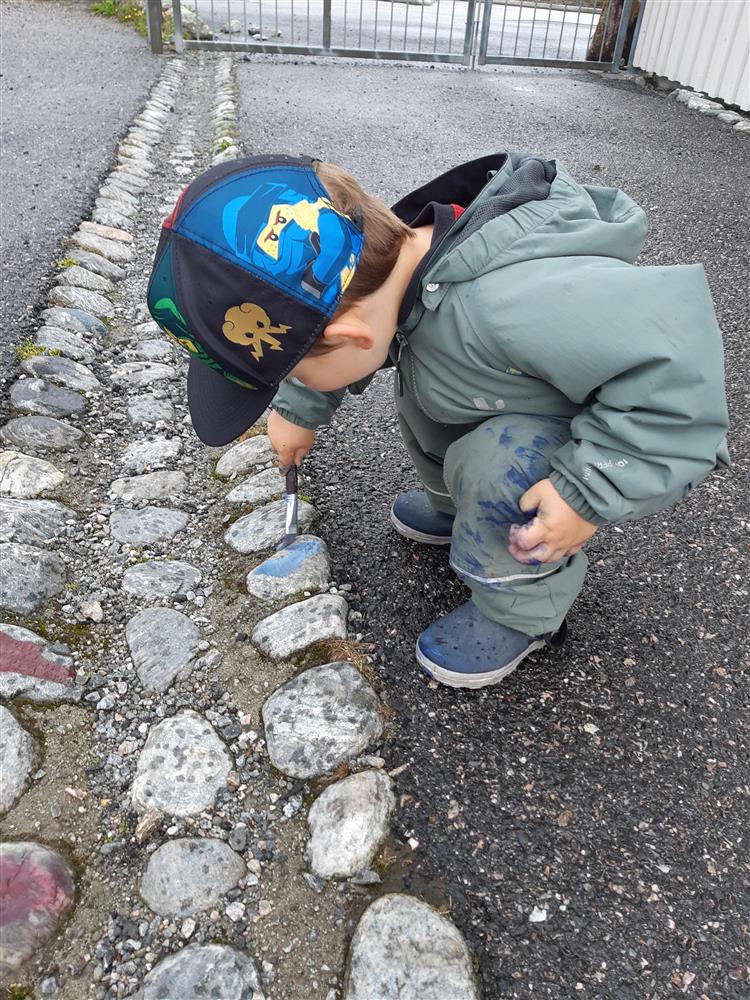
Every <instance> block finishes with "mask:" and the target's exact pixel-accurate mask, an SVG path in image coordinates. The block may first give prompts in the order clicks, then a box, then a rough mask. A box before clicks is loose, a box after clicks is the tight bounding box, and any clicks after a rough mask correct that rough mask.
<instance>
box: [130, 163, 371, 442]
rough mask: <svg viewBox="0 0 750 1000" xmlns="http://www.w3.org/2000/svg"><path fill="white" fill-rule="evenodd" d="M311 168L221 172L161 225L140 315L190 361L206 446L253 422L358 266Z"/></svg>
mask: <svg viewBox="0 0 750 1000" xmlns="http://www.w3.org/2000/svg"><path fill="white" fill-rule="evenodd" d="M313 163H314V161H313V160H312V159H310V158H309V157H303V156H286V155H280V156H255V157H248V158H244V159H240V160H231V161H229V162H227V163H222V164H219V165H218V166H215V167H212V168H211V169H210V170H207V171H206V172H205V173H204V174H201V175H200V176H199V177H197V178H196V179H195V180H194V181H193V182H192V184H190V185H189V186H188V187H187V188H186V189H185V190H184V191H183V193H182V195H181V196H180V198H179V200H178V202H177V205H176V206H175V209H174V211H173V212H172V214H171V215H170V216H169V218H167V219H166V220H165V221H164V223H163V225H162V230H161V236H160V238H159V245H158V247H157V250H156V257H155V260H154V266H153V269H152V272H151V277H150V279H149V285H148V294H147V302H148V308H149V312H150V313H151V315H152V316H153V317H154V319H155V320H156V322H157V323H158V324H159V326H160V327H161V328H162V329H163V330H164V331H165V333H167V334H169V336H170V337H172V338H174V339H175V340H176V341H177V342H178V343H179V344H180V345H181V346H182V347H184V348H185V350H187V351H188V353H189V354H190V364H189V368H188V405H189V407H190V416H191V419H192V421H193V427H194V428H195V432H196V434H197V435H198V437H199V438H200V439H201V440H202V441H203V442H204V443H205V444H208V445H214V446H217V445H223V444H228V443H229V442H230V441H232V440H234V438H236V437H237V436H238V435H239V434H242V433H243V431H245V430H247V428H248V427H250V426H251V425H252V424H253V423H254V422H255V421H256V420H257V419H258V417H259V416H260V415H261V414H262V413H263V411H264V410H265V409H266V407H267V406H268V404H269V403H270V402H271V400H272V399H273V397H274V395H275V394H276V391H277V389H278V386H279V382H281V380H282V379H283V378H284V377H285V376H286V375H288V373H289V372H290V371H291V370H292V369H293V368H294V366H295V365H296V364H297V362H298V361H300V359H301V358H303V357H304V355H305V354H306V353H307V352H308V351H309V349H310V347H311V346H312V345H313V343H314V342H315V340H316V339H317V338H318V337H319V336H320V334H321V332H322V331H323V329H324V327H325V326H326V324H327V322H328V320H329V319H330V317H331V316H332V315H333V313H334V312H335V311H336V308H337V306H338V304H339V301H340V300H341V296H342V295H343V293H344V291H345V290H346V287H347V285H348V284H349V282H350V281H351V279H352V277H353V275H354V272H355V270H356V268H357V265H358V263H359V260H360V257H361V255H362V248H363V245H364V235H363V232H362V226H361V224H360V222H359V221H358V220H355V219H351V218H349V217H348V216H346V215H343V214H342V213H341V212H338V211H337V210H336V209H335V208H334V207H333V204H332V199H331V197H330V195H329V193H328V192H327V191H326V189H325V187H324V186H323V184H322V183H321V181H320V179H319V178H318V175H317V174H316V172H315V168H314V166H313Z"/></svg>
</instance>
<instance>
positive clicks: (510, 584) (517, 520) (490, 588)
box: [443, 414, 586, 635]
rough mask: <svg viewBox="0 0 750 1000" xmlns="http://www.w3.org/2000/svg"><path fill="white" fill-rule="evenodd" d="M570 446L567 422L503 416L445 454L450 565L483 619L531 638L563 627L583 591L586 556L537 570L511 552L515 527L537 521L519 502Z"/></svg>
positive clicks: (550, 418) (490, 421) (546, 565)
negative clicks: (451, 517) (451, 508)
mask: <svg viewBox="0 0 750 1000" xmlns="http://www.w3.org/2000/svg"><path fill="white" fill-rule="evenodd" d="M568 441H570V425H569V422H568V421H567V420H560V419H558V418H554V417H537V416H524V415H512V414H503V415H502V416H498V417H492V418H490V419H489V420H486V421H485V422H484V423H482V424H480V425H479V427H477V428H476V429H475V430H473V431H471V432H470V433H468V434H466V435H464V436H463V437H462V438H460V439H459V440H458V441H454V442H453V444H451V445H450V447H449V448H448V450H447V452H446V455H445V462H444V468H443V472H444V477H445V483H446V485H447V487H448V489H449V491H450V494H451V497H452V499H453V502H454V503H455V506H456V512H457V513H456V520H455V522H454V526H453V541H452V545H451V565H452V566H453V568H454V569H455V570H456V572H457V573H458V575H459V576H460V577H461V578H462V579H463V580H464V582H465V583H466V584H467V585H468V586H469V587H470V588H471V590H472V599H473V601H474V603H475V604H477V606H478V607H479V608H480V610H482V612H483V613H484V614H486V615H487V616H488V617H490V618H492V619H493V620H494V621H500V622H502V623H503V624H506V625H510V626H511V627H513V628H518V629H519V630H520V631H523V632H526V633H527V634H529V635H539V634H542V633H544V632H548V631H552V630H554V629H556V628H557V627H559V625H560V623H561V622H562V619H563V617H564V616H565V613H566V611H567V610H568V607H569V606H570V604H571V603H572V602H573V600H574V599H575V597H576V596H577V594H578V592H579V590H580V588H581V586H582V584H583V577H584V574H585V568H586V557H585V556H584V555H583V553H578V554H577V555H576V556H573V557H571V558H570V559H566V560H562V561H561V562H560V563H556V564H548V563H540V564H538V565H536V566H534V565H527V564H524V563H519V562H516V560H515V559H513V557H512V556H511V555H510V553H509V552H508V532H509V530H510V526H511V525H512V524H523V523H525V522H527V521H529V520H531V519H532V518H533V517H534V512H533V511H532V512H527V513H524V512H522V511H521V509H520V507H519V501H520V499H521V496H522V495H523V494H524V493H525V492H526V491H527V490H528V489H530V487H531V486H533V485H534V484H535V483H538V482H540V480H542V479H547V478H548V476H549V474H550V471H551V466H550V458H551V456H552V455H553V454H554V453H555V452H556V451H558V449H560V448H561V447H563V445H565V444H566V443H567V442H568Z"/></svg>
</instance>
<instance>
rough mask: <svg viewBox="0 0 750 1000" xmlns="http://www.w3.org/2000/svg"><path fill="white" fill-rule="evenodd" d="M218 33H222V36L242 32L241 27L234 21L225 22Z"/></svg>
mask: <svg viewBox="0 0 750 1000" xmlns="http://www.w3.org/2000/svg"><path fill="white" fill-rule="evenodd" d="M219 31H220V32H221V33H222V35H239V33H240V32H241V31H242V25H241V24H240V22H239V21H237V20H236V19H235V20H232V21H226V22H225V23H224V24H222V26H221V27H220V28H219Z"/></svg>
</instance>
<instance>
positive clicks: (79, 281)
mask: <svg viewBox="0 0 750 1000" xmlns="http://www.w3.org/2000/svg"><path fill="white" fill-rule="evenodd" d="M57 280H58V281H59V282H60V284H61V285H73V286H74V287H75V288H86V289H88V291H90V292H112V291H114V288H115V286H114V285H113V284H112V282H111V281H110V280H109V278H103V277H102V276H101V274H94V272H93V271H89V270H87V269H86V268H85V267H79V266H78V265H77V264H74V265H73V266H72V267H64V268H62V270H61V271H60V272H59V274H58V275H57Z"/></svg>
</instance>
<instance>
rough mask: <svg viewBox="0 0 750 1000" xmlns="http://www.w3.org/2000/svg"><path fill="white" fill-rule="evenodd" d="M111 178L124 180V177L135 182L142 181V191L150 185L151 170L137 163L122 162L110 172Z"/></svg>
mask: <svg viewBox="0 0 750 1000" xmlns="http://www.w3.org/2000/svg"><path fill="white" fill-rule="evenodd" d="M109 176H110V179H111V180H117V181H120V182H122V180H123V179H126V180H127V181H129V182H131V181H132V183H133V184H135V183H136V182H139V183H140V188H138V190H140V191H142V190H143V189H144V188H145V187H147V186H148V177H149V171H148V170H144V169H143V168H142V167H139V166H138V164H137V163H120V164H118V165H117V166H116V167H115V169H114V170H113V171H112V172H111V173H110V175H109Z"/></svg>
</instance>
